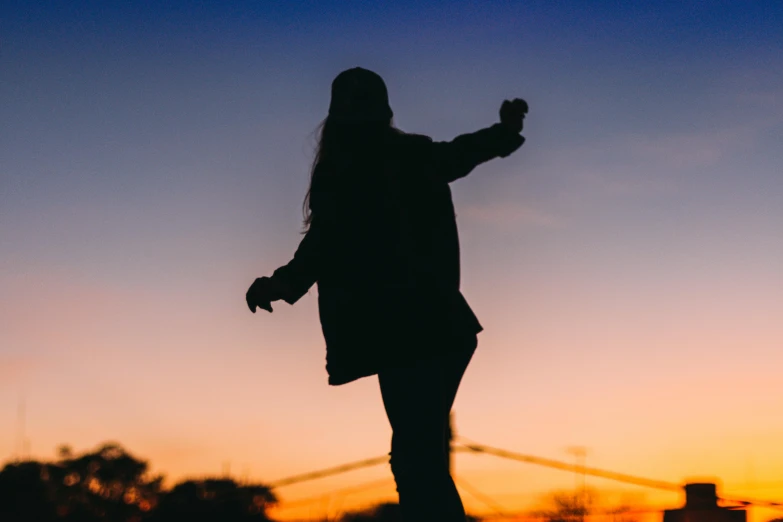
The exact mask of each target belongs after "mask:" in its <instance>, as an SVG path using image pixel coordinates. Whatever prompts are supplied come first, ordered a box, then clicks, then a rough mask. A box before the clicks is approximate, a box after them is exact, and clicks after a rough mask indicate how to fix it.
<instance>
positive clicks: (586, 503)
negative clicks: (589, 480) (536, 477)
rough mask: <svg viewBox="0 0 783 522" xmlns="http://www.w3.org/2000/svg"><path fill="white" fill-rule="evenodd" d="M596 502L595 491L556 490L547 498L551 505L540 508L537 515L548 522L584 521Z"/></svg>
mask: <svg viewBox="0 0 783 522" xmlns="http://www.w3.org/2000/svg"><path fill="white" fill-rule="evenodd" d="M594 502H595V493H594V492H592V491H590V490H586V491H584V492H582V491H579V492H573V491H556V492H553V493H551V494H550V496H549V498H548V499H547V504H549V507H547V508H545V509H542V510H538V511H536V512H535V515H537V516H539V517H543V518H545V519H546V520H547V522H582V521H583V520H585V519H586V518H587V516H588V515H589V514H590V512H591V510H592V506H593V504H594Z"/></svg>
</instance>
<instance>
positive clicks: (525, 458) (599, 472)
mask: <svg viewBox="0 0 783 522" xmlns="http://www.w3.org/2000/svg"><path fill="white" fill-rule="evenodd" d="M460 438H461V439H463V440H467V439H464V438H462V437H460ZM462 447H464V448H467V449H468V450H469V451H472V452H475V453H486V454H488V455H495V456H497V457H501V458H505V459H511V460H516V461H519V462H526V463H528V464H537V465H539V466H546V467H548V468H555V469H559V470H562V471H575V472H579V473H582V474H584V475H591V476H594V477H601V478H605V479H609V480H616V481H619V482H625V483H627V484H634V485H637V486H644V487H648V488H655V489H663V490H667V491H681V490H682V486H681V485H679V484H674V483H673V482H665V481H662V480H655V479H648V478H644V477H637V476H634V475H628V474H625V473H617V472H615V471H608V470H604V469H599V468H593V467H588V466H581V465H578V464H569V463H567V462H563V461H560V460H554V459H547V458H544V457H536V456H533V455H525V454H522V453H515V452H512V451H506V450H502V449H498V448H492V447H489V446H484V445H482V444H475V443H469V444H465V443H463V444H462Z"/></svg>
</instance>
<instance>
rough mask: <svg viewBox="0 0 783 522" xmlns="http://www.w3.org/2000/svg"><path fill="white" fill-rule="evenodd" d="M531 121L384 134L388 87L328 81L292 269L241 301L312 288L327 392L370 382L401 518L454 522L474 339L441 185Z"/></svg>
mask: <svg viewBox="0 0 783 522" xmlns="http://www.w3.org/2000/svg"><path fill="white" fill-rule="evenodd" d="M526 113H527V103H526V102H524V101H523V100H521V99H514V100H513V101H508V100H506V101H504V102H503V103H502V105H501V108H500V122H499V123H496V124H494V125H491V126H489V127H487V128H485V129H482V130H479V131H477V132H474V133H471V134H463V135H461V136H458V137H457V138H455V139H454V140H452V141H450V142H436V141H433V140H432V139H431V138H429V137H427V136H422V135H417V134H409V133H405V132H402V131H400V130H398V129H396V128H395V127H394V126H393V124H392V116H393V113H392V110H391V108H390V107H389V100H388V93H387V90H386V85H385V84H384V82H383V80H382V79H381V77H380V76H378V75H377V74H375V73H374V72H371V71H368V70H366V69H362V68H359V67H355V68H353V69H348V70H346V71H343V72H341V73H340V74H339V75H338V76H337V77H336V78H335V79H334V81H333V82H332V96H331V102H330V106H329V114H328V116H327V117H326V119H325V120H324V121H323V122H322V124H321V134H320V142H319V144H318V149H317V153H316V156H315V159H314V161H313V166H312V173H311V183H310V189H309V191H308V193H307V196H306V198H305V204H304V210H305V226H306V234H305V236H304V238H303V239H302V241H301V243H300V244H299V247H298V248H297V250H296V253H295V254H294V256H293V259H292V260H291V261H290V262H289V263H288V264H286V265H285V266H282V267H280V268H278V269H277V270H275V271H274V273H273V274H272V276H271V277H261V278H258V279H256V280H255V282H254V283H253V284H252V285H251V287H250V289H249V290H248V291H247V295H246V299H247V304H248V306H249V307H250V310H251V311H253V312H255V309H256V307H259V308H262V309H264V310H267V311H269V312H271V311H272V306H271V303H272V301H276V300H283V301H285V302H287V303H289V304H294V303H296V302H297V301H298V300H299V299H300V298H301V297H302V296H303V295H304V294H305V293H307V292H308V290H309V289H310V287H312V286H313V285H314V284H316V283H317V285H318V307H319V316H320V321H321V327H322V331H323V335H324V340H325V342H326V370H327V373H328V376H329V381H328V382H329V384H330V385H334V386H337V385H342V384H346V383H349V382H352V381H355V380H357V379H359V378H362V377H367V376H371V375H377V376H378V381H379V384H380V390H381V395H382V398H383V403H384V407H385V409H386V413H387V415H388V418H389V422H390V424H391V427H392V442H391V459H390V460H391V469H392V473H393V475H394V478H395V481H396V484H397V492H398V494H399V501H400V510H401V513H402V517H403V519H404V520H405V521H406V522H418V521H425V520H426V521H428V522H432V521H441V522H451V521H457V520H459V521H461V522H464V520H465V510H464V508H463V505H462V501H461V500H460V497H459V493H458V492H457V489H456V487H455V486H454V482H453V480H452V478H451V476H450V474H449V467H448V448H447V438H448V436H447V433H448V425H449V414H450V411H451V407H452V404H453V402H454V398H455V395H456V393H457V388H458V387H459V383H460V381H461V379H462V376H463V373H464V372H465V369H466V367H467V365H468V363H469V362H470V360H471V358H472V356H473V353H474V350H475V349H476V346H477V334H478V333H479V332H480V331H481V330H482V326H481V324H480V323H479V321H478V319H477V318H476V316H475V315H474V314H473V311H472V310H471V308H470V306H469V305H468V303H467V302H466V300H465V299H464V297H463V296H462V294H461V292H460V289H459V279H460V263H459V241H458V235H457V225H456V220H455V214H454V206H453V204H452V198H451V190H450V187H449V184H450V183H451V182H453V181H455V180H457V179H459V178H462V177H464V176H467V175H468V174H469V173H470V172H471V171H472V170H473V169H474V168H475V167H476V166H477V165H479V164H481V163H484V162H486V161H489V160H491V159H493V158H497V157H506V156H508V155H509V154H511V153H512V152H514V151H515V150H517V149H518V148H519V147H520V146H521V145H522V143H524V141H525V139H524V138H523V137H522V136H521V135H520V132H521V131H522V122H523V119H524V117H525V114H526Z"/></svg>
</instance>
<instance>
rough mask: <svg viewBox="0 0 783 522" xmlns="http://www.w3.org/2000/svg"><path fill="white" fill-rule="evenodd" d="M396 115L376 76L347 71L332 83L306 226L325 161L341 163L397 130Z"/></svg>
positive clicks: (363, 71) (358, 69)
mask: <svg viewBox="0 0 783 522" xmlns="http://www.w3.org/2000/svg"><path fill="white" fill-rule="evenodd" d="M393 116H394V113H393V112H392V110H391V107H390V106H389V94H388V91H387V90H386V84H385V83H384V81H383V79H382V78H381V77H380V76H379V75H378V74H376V73H374V72H372V71H369V70H367V69H363V68H361V67H354V68H352V69H347V70H345V71H343V72H341V73H340V74H338V75H337V77H336V78H335V79H334V80H333V81H332V97H331V101H330V103H329V113H328V115H327V117H326V119H324V120H323V121H322V122H321V124H320V125H319V128H318V129H316V130H317V131H318V130H320V134H319V137H318V144H317V146H316V150H315V157H314V159H313V164H312V169H311V177H310V188H309V189H308V191H307V196H306V197H305V201H304V209H303V210H304V213H305V227H307V226H309V225H310V221H311V219H312V216H311V213H310V195H311V191H312V185H313V175H314V174H315V169H316V167H317V165H318V164H319V163H321V162H328V163H334V164H339V163H341V160H342V159H343V158H345V157H348V155H350V154H351V153H352V152H355V148H356V147H358V146H360V145H361V146H366V145H367V144H368V142H370V141H372V140H373V139H374V138H376V137H379V136H381V135H382V133H383V131H385V130H388V129H391V128H393V123H392V118H393Z"/></svg>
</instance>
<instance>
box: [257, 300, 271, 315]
mask: <svg viewBox="0 0 783 522" xmlns="http://www.w3.org/2000/svg"><path fill="white" fill-rule="evenodd" d="M258 307H259V308H261V309H263V310H266V311H267V312H269V313H272V302H271V301H267V302H266V303H259V304H258Z"/></svg>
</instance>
